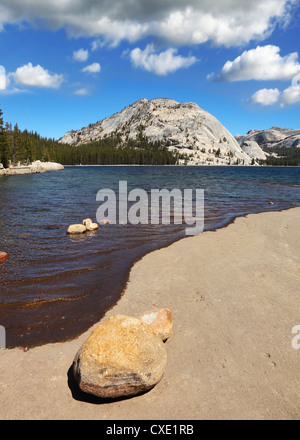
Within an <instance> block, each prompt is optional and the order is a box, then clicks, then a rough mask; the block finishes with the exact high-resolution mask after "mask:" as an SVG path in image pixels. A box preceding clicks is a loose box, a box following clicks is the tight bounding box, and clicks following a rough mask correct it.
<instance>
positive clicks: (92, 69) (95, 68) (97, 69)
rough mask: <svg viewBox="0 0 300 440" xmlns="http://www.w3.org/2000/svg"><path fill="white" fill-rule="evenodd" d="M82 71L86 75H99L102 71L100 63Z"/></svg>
mask: <svg viewBox="0 0 300 440" xmlns="http://www.w3.org/2000/svg"><path fill="white" fill-rule="evenodd" d="M81 71H82V72H85V73H99V72H100V71H101V66H100V64H99V63H93V64H90V65H89V66H86V67H84V68H83V69H81Z"/></svg>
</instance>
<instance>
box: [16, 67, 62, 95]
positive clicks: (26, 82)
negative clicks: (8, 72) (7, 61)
mask: <svg viewBox="0 0 300 440" xmlns="http://www.w3.org/2000/svg"><path fill="white" fill-rule="evenodd" d="M13 78H14V80H15V81H16V82H17V83H18V84H20V85H21V86H26V87H45V88H52V89H57V88H59V87H60V86H61V84H62V82H63V76H62V75H58V74H53V75H51V74H50V73H49V72H48V70H46V69H44V68H43V67H42V66H40V65H39V64H38V65H37V66H33V65H32V63H28V64H26V65H24V66H22V67H19V68H18V69H17V70H16V72H15V73H14V74H13Z"/></svg>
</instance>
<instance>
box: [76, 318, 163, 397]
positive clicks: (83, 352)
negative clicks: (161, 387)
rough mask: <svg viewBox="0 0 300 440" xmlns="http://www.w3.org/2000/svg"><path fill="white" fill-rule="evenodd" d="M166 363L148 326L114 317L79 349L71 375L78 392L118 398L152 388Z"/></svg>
mask: <svg viewBox="0 0 300 440" xmlns="http://www.w3.org/2000/svg"><path fill="white" fill-rule="evenodd" d="M166 361H167V354H166V349H165V345H164V344H163V342H162V340H161V339H160V338H159V337H158V336H157V335H155V334H154V332H153V331H152V329H151V327H150V326H149V325H148V324H146V323H144V322H143V321H141V320H140V319H137V318H133V317H129V316H123V315H115V316H112V317H111V318H109V319H108V320H106V321H105V322H103V323H102V324H100V325H99V326H98V327H97V328H96V329H95V330H94V331H93V333H92V334H91V336H90V337H89V338H88V339H87V340H86V342H85V343H84V344H83V345H82V347H81V349H80V350H79V351H78V353H77V354H76V356H75V359H74V363H73V371H74V377H75V379H76V381H77V383H78V385H79V387H80V388H81V390H82V391H84V392H86V393H90V394H94V395H96V396H99V397H103V398H118V397H122V396H134V395H136V394H140V393H142V392H144V391H147V390H149V389H151V388H153V387H154V386H155V385H156V384H157V383H158V382H159V381H160V380H161V378H162V376H163V374H164V371H165V367H166Z"/></svg>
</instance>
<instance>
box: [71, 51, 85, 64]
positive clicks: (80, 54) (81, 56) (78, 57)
mask: <svg viewBox="0 0 300 440" xmlns="http://www.w3.org/2000/svg"><path fill="white" fill-rule="evenodd" d="M88 57H89V51H88V50H87V49H79V50H75V51H74V52H73V59H74V60H75V61H82V62H84V61H86V60H87V59H88Z"/></svg>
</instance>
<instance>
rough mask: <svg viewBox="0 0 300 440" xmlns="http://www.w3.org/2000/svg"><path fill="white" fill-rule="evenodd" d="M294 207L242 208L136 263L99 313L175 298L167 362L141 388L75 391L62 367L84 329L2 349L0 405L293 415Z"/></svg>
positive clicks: (70, 411) (51, 414)
mask: <svg viewBox="0 0 300 440" xmlns="http://www.w3.org/2000/svg"><path fill="white" fill-rule="evenodd" d="M299 219H300V208H299V207H297V208H291V209H288V210H283V211H271V212H264V213H259V214H249V215H247V216H246V217H238V218H236V219H235V220H234V221H233V222H232V223H229V224H228V225H227V226H225V227H224V228H221V229H216V230H215V231H205V232H204V233H203V234H201V235H199V236H193V237H184V238H187V240H184V239H180V240H179V241H176V242H175V243H173V244H171V245H170V246H168V247H166V248H162V249H159V250H156V251H153V252H151V253H149V254H147V255H146V256H144V257H143V258H142V259H141V260H139V261H138V262H137V263H135V265H134V266H133V267H132V269H131V272H130V274H129V280H128V282H127V287H126V290H125V294H124V295H123V296H122V297H121V299H120V300H119V302H118V303H117V305H116V306H114V307H113V309H112V310H110V311H109V312H108V313H107V314H106V315H105V316H104V318H103V320H105V319H107V318H108V317H109V316H112V315H113V314H117V313H120V314H128V315H131V316H136V317H137V316H139V315H141V314H142V313H144V312H146V311H151V310H155V309H157V308H162V307H167V308H170V309H171V310H172V312H173V314H174V334H173V336H171V338H170V340H169V341H167V342H166V349H167V353H168V363H167V370H166V372H165V375H164V377H163V379H162V381H161V382H160V383H159V384H158V385H157V386H156V387H155V388H154V389H153V390H151V391H150V392H149V393H146V394H145V395H142V396H138V397H135V398H132V399H129V400H124V401H121V402H120V401H118V402H113V403H107V402H103V403H101V402H98V401H97V402H96V403H95V402H94V399H93V398H91V399H90V400H89V399H87V396H82V395H80V393H79V394H78V393H76V390H75V387H74V384H73V387H72V381H71V379H70V377H69V384H68V381H67V372H68V369H69V368H70V366H71V364H72V361H73V358H74V356H75V354H76V351H77V349H78V348H79V347H80V346H81V344H82V342H83V341H84V340H85V339H86V337H87V336H88V335H89V334H90V332H91V330H92V329H90V330H89V331H87V332H85V333H84V334H83V335H81V336H80V337H78V338H77V339H74V340H72V341H69V342H65V343H56V344H48V345H44V346H39V347H36V348H32V349H30V350H29V351H27V352H24V351H22V350H20V349H18V348H14V349H9V350H0V371H1V383H0V392H1V394H0V408H1V414H2V417H4V418H6V419H15V418H22V419H23V418H25V419H27V418H29V419H31V418H34V419H53V418H59V419H61V418H63V419H70V418H71V419H81V418H83V419H94V418H97V419H99V418H101V419H106V420H113V419H127V420H129V419H137V420H138V419H143V418H144V414H147V417H149V418H153V419H170V420H171V419H173V420H182V419H190V420H196V419H203V418H204V419H206V418H210V419H211V418H212V419H218V418H226V419H231V418H242V419H245V418H255V419H256V418H258V419H261V418H262V419H265V418H272V419H273V418H283V419H289V418H290V419H297V418H299V414H300V400H299V396H297V393H296V391H294V390H297V387H298V389H299V380H297V377H298V376H297V364H296V361H297V360H298V359H297V356H298V354H299V353H297V350H294V349H292V347H291V340H292V333H291V329H292V327H293V326H294V325H297V324H299V322H297V319H298V320H299V318H298V316H297V313H296V310H297V304H298V303H299V301H300V300H299V296H297V295H298V288H297V286H298V285H299V281H300V279H299V278H300V277H299V270H298V271H297V270H296V269H297V267H299V266H297V263H298V262H299V249H297V246H296V244H295V243H296V242H297V240H296V238H295V234H296V235H297V234H298V235H297V237H299V228H298V227H297V226H298V224H299ZM229 251H230V252H229ZM259 265H262V266H263V267H261V268H260V266H259ZM273 278H274V279H273ZM274 281H276V282H274ZM278 283H279V287H278ZM280 287H282V288H283V287H284V288H283V289H282V290H285V291H286V292H288V295H289V296H290V297H289V298H288V300H287V299H286V298H285V297H284V296H283V292H281V290H280ZM295 289H296V290H295ZM270 290H271V292H272V295H270ZM286 292H285V294H286ZM274 295H275V297H274ZM297 301H298V302H297ZM257 319H258V321H257ZM285 320H286V321H288V323H289V324H287V322H285ZM97 325H98V324H95V326H93V327H92V328H95V327H96V326H97ZM257 327H258V328H257ZM263 327H264V329H265V331H261V330H262V328H263ZM278 327H280V329H281V332H280V331H279V330H278ZM283 329H284V331H283ZM12 365H13V366H14V368H12ZM41 367H42V368H41ZM187 392H188V393H187ZM187 394H189V398H188V400H184V399H185V396H186V395H187ZM19 396H23V397H22V398H19ZM86 399H87V400H86ZM91 401H92V402H93V403H91ZM29 402H30V405H28V403H29ZM241 406H243V407H242V408H241Z"/></svg>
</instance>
